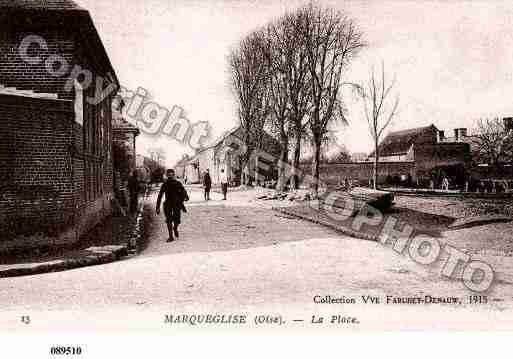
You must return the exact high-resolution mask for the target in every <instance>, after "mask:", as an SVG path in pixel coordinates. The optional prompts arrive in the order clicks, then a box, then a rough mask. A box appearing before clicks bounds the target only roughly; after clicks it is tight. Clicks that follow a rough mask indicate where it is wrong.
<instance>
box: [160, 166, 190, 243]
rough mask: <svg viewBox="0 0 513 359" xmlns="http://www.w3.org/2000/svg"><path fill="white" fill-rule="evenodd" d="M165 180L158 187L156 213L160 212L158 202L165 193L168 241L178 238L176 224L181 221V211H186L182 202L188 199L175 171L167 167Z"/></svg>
mask: <svg viewBox="0 0 513 359" xmlns="http://www.w3.org/2000/svg"><path fill="white" fill-rule="evenodd" d="M166 176H167V180H166V182H164V183H163V184H162V187H161V188H160V192H159V196H158V198H157V209H156V212H157V215H159V214H160V204H161V202H162V197H163V196H164V195H165V197H166V200H165V201H164V214H165V216H166V224H167V230H168V232H169V238H168V240H167V241H168V242H172V241H173V240H174V239H178V237H179V233H178V226H179V225H180V222H181V212H182V211H184V212H187V211H186V209H185V206H184V202H186V201H188V200H189V195H188V194H187V191H186V190H185V188H184V187H183V185H182V183H180V182H179V181H177V180H176V178H175V171H174V170H173V169H168V170H167V171H166Z"/></svg>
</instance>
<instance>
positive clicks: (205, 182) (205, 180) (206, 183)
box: [203, 169, 212, 201]
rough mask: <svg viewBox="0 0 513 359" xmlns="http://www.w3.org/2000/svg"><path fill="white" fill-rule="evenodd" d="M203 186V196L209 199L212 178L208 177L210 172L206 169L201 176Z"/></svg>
mask: <svg viewBox="0 0 513 359" xmlns="http://www.w3.org/2000/svg"><path fill="white" fill-rule="evenodd" d="M203 188H204V190H205V193H204V196H205V201H209V200H210V188H212V179H211V178H210V173H209V172H208V169H207V171H206V172H205V175H204V176H203Z"/></svg>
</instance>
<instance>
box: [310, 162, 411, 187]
mask: <svg viewBox="0 0 513 359" xmlns="http://www.w3.org/2000/svg"><path fill="white" fill-rule="evenodd" d="M373 166H374V165H373V163H372V162H360V163H334V164H325V165H321V166H320V169H319V171H320V177H321V181H323V182H324V183H326V184H327V185H328V186H332V185H338V184H339V183H344V180H345V179H348V180H352V181H353V182H355V181H358V183H360V184H361V185H367V184H368V182H369V179H370V178H372V173H373ZM302 171H303V172H304V173H308V174H309V173H311V168H310V167H307V166H304V167H303V168H302ZM408 175H410V176H412V178H413V177H414V176H415V164H414V163H413V162H380V164H379V166H378V183H385V182H386V181H387V179H390V177H394V176H397V177H399V178H400V177H401V176H408Z"/></svg>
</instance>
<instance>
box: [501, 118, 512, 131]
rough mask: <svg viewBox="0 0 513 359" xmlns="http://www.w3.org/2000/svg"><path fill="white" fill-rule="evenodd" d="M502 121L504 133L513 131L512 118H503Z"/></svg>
mask: <svg viewBox="0 0 513 359" xmlns="http://www.w3.org/2000/svg"><path fill="white" fill-rule="evenodd" d="M502 121H504V128H505V129H506V132H510V131H512V130H513V117H504V118H503V119H502Z"/></svg>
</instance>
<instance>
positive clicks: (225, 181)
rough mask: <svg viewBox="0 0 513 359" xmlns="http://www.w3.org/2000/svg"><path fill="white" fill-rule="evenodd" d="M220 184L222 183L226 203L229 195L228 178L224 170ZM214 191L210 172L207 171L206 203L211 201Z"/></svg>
mask: <svg viewBox="0 0 513 359" xmlns="http://www.w3.org/2000/svg"><path fill="white" fill-rule="evenodd" d="M219 182H221V191H222V193H223V200H225V201H226V194H227V193H228V176H226V173H225V172H224V169H221V173H220V175H219ZM211 189H212V178H211V177H210V172H209V170H208V169H207V170H206V171H205V174H204V175H203V190H204V192H203V196H204V198H205V201H210V190H211Z"/></svg>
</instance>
